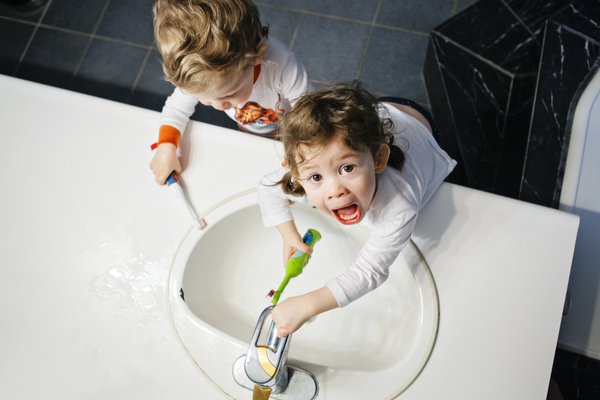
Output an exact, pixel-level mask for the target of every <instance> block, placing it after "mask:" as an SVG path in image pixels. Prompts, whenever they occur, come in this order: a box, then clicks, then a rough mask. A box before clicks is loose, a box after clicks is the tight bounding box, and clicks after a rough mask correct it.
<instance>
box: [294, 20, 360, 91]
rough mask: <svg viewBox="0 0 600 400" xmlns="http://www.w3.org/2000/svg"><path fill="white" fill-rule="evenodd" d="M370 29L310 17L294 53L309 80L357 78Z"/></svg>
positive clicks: (304, 24)
mask: <svg viewBox="0 0 600 400" xmlns="http://www.w3.org/2000/svg"><path fill="white" fill-rule="evenodd" d="M369 30H370V26H369V25H366V24H360V23H356V22H348V21H343V20H338V19H332V18H327V17H320V16H315V15H310V14H306V15H304V18H303V19H302V22H301V23H300V28H299V29H298V34H297V36H296V41H295V42H294V46H293V48H292V50H293V51H294V53H296V56H297V57H298V58H299V59H300V61H302V62H303V63H304V66H305V67H306V70H307V71H308V77H309V78H310V79H315V80H318V81H348V80H352V79H354V78H356V74H357V72H358V67H359V65H360V60H361V58H362V54H363V52H364V48H365V44H366V42H367V37H368V35H369Z"/></svg>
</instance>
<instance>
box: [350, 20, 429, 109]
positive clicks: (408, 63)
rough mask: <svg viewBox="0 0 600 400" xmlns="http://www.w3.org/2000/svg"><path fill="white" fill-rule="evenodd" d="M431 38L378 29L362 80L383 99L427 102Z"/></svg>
mask: <svg viewBox="0 0 600 400" xmlns="http://www.w3.org/2000/svg"><path fill="white" fill-rule="evenodd" d="M428 41H429V39H428V37H427V36H425V35H419V34H414V33H408V32H401V31H395V30H390V29H386V28H375V29H373V33H372V35H371V40H370V41H369V48H368V49H367V54H366V56H365V61H364V63H363V66H362V69H361V71H360V76H359V78H360V79H361V80H362V81H363V82H364V84H365V87H367V88H369V89H371V90H374V91H375V92H376V93H377V94H378V95H380V96H396V97H405V98H408V99H411V100H414V101H416V102H418V103H420V104H426V103H427V92H426V90H425V85H424V83H423V80H422V79H421V71H422V70H423V65H424V63H425V53H426V50H427V43H428Z"/></svg>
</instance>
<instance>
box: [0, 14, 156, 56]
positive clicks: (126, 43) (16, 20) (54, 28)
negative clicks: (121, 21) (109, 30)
mask: <svg viewBox="0 0 600 400" xmlns="http://www.w3.org/2000/svg"><path fill="white" fill-rule="evenodd" d="M0 19H4V20H7V21H12V22H18V23H22V24H24V25H32V26H38V25H39V27H40V28H44V29H48V30H51V31H57V32H62V33H70V34H73V35H77V36H83V37H87V38H91V37H92V36H93V38H94V39H98V40H104V41H107V42H114V43H119V44H125V45H128V46H134V47H139V48H141V49H146V50H147V49H152V48H153V47H152V46H153V45H152V44H151V45H149V46H148V45H145V44H139V43H134V42H128V41H126V40H122V39H117V38H111V37H108V36H101V35H92V34H91V33H86V32H80V31H74V30H72V29H68V28H61V27H59V26H52V25H46V24H37V23H36V22H31V21H26V20H23V19H18V18H11V17H4V16H2V15H0Z"/></svg>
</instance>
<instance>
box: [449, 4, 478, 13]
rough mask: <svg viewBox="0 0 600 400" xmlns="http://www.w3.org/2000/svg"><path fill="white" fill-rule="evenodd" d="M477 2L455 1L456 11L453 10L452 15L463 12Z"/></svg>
mask: <svg viewBox="0 0 600 400" xmlns="http://www.w3.org/2000/svg"><path fill="white" fill-rule="evenodd" d="M477 1H478V0H457V1H456V9H455V10H454V15H456V14H458V13H459V12H461V11H464V10H465V9H466V8H468V7H470V6H472V5H473V4H475V3H477Z"/></svg>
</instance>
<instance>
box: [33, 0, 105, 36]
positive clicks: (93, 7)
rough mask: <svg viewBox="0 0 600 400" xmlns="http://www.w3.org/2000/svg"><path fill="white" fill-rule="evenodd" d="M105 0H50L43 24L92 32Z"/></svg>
mask: <svg viewBox="0 0 600 400" xmlns="http://www.w3.org/2000/svg"><path fill="white" fill-rule="evenodd" d="M106 2H107V0H85V1H83V0H52V3H50V6H49V7H48V11H47V12H46V15H45V16H44V19H43V20H42V23H43V24H46V25H51V26H56V27H59V28H64V29H71V30H74V31H78V32H84V33H92V32H93V31H94V28H95V27H96V24H97V23H98V20H99V19H100V16H101V15H102V10H103V9H104V5H105V4H106Z"/></svg>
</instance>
